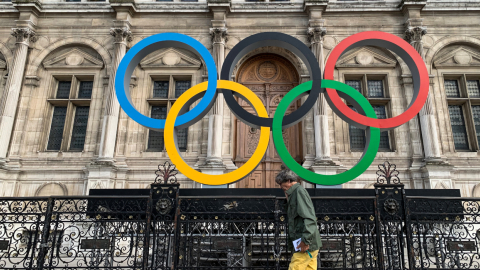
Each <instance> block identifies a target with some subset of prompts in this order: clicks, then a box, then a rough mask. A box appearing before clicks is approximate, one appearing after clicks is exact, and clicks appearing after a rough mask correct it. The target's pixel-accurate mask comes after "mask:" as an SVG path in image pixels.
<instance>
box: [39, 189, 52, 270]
mask: <svg viewBox="0 0 480 270" xmlns="http://www.w3.org/2000/svg"><path fill="white" fill-rule="evenodd" d="M53 203H54V199H53V198H48V202H47V212H46V213H45V222H44V225H43V232H42V241H41V243H40V251H39V252H38V260H37V262H38V265H37V269H38V270H41V269H43V264H44V261H45V256H46V254H47V252H48V237H49V235H50V222H51V221H52V211H53Z"/></svg>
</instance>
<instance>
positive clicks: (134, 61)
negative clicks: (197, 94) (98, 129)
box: [115, 33, 217, 130]
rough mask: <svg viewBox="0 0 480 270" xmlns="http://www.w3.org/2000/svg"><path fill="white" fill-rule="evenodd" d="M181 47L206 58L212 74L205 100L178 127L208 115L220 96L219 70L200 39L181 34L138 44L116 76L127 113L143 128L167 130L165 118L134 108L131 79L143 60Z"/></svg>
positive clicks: (119, 96)
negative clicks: (160, 50) (157, 117)
mask: <svg viewBox="0 0 480 270" xmlns="http://www.w3.org/2000/svg"><path fill="white" fill-rule="evenodd" d="M168 47H177V48H183V49H187V50H190V51H192V52H193V53H195V54H196V55H197V56H200V57H201V58H203V60H204V62H205V65H206V67H207V71H208V88H207V91H206V92H205V95H204V96H203V98H202V100H201V101H200V102H199V103H198V104H197V105H196V106H195V107H194V108H193V109H192V110H190V111H188V112H187V113H184V114H182V115H180V116H178V118H177V119H176V121H175V127H179V128H182V127H186V126H189V125H190V124H193V123H194V122H196V121H197V120H200V118H202V117H203V116H205V115H206V114H207V113H208V111H209V109H210V108H211V107H212V106H213V103H214V102H215V100H216V97H217V67H216V65H215V61H214V60H213V57H212V55H211V54H210V52H209V51H208V50H207V48H205V46H203V45H202V43H200V42H199V41H197V40H196V39H194V38H192V37H189V36H187V35H183V34H178V33H161V34H156V35H153V36H150V37H148V38H145V39H143V40H141V41H140V42H138V43H137V44H136V45H135V46H133V47H132V48H131V49H130V50H129V51H128V52H127V53H126V54H125V56H124V57H123V59H122V61H121V62H120V64H119V66H118V69H117V74H116V77H115V92H116V95H117V99H118V102H119V103H120V106H121V108H122V109H123V110H124V111H125V113H126V114H127V115H128V116H130V117H131V118H132V119H133V120H134V121H136V122H137V123H139V124H140V125H142V126H145V127H148V128H151V129H156V130H159V129H164V127H165V119H154V118H151V117H148V116H145V115H143V114H141V113H140V112H139V111H137V109H135V107H134V106H133V103H132V99H131V95H130V78H131V77H132V74H133V71H134V70H135V68H136V67H137V65H138V64H139V63H140V61H141V60H142V59H143V58H144V57H145V56H147V55H148V54H150V53H152V52H154V51H156V50H158V49H162V48H168ZM185 107H186V106H185Z"/></svg>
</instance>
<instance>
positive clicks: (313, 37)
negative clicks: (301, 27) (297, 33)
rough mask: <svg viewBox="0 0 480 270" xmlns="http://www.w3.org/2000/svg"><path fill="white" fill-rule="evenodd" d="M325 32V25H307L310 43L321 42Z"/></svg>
mask: <svg viewBox="0 0 480 270" xmlns="http://www.w3.org/2000/svg"><path fill="white" fill-rule="evenodd" d="M326 34H327V28H325V27H309V28H308V30H307V35H308V41H309V42H310V43H311V44H317V43H321V42H322V41H323V37H324V36H325V35H326Z"/></svg>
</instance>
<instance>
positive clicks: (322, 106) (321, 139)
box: [307, 20, 341, 188]
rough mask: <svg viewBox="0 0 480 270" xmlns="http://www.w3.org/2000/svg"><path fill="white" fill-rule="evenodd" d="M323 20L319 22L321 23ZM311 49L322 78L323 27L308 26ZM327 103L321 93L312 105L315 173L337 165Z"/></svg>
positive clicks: (329, 171)
mask: <svg viewBox="0 0 480 270" xmlns="http://www.w3.org/2000/svg"><path fill="white" fill-rule="evenodd" d="M323 22H324V21H323V20H320V23H321V24H322V25H323ZM307 34H308V37H309V41H310V43H311V49H312V52H313V54H314V55H315V56H316V58H317V61H318V63H319V65H320V69H321V72H322V78H323V70H324V68H325V56H324V53H323V37H324V36H325V35H326V34H327V30H326V28H325V27H322V26H316V27H310V28H308V30H307ZM327 108H328V104H327V100H326V99H325V95H324V94H322V95H320V97H319V98H318V100H317V103H315V106H314V107H313V121H314V122H313V126H314V135H315V160H314V163H313V165H312V166H311V169H312V170H313V171H314V172H315V173H319V174H327V175H332V174H336V173H337V171H338V169H339V166H338V165H337V164H335V163H334V162H333V161H332V158H331V157H330V134H329V127H328V110H327ZM316 187H319V188H341V185H336V186H320V185H316Z"/></svg>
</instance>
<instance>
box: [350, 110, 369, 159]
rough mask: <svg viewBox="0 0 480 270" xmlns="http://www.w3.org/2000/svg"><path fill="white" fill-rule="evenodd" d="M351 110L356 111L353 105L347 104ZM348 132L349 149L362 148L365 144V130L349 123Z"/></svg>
mask: <svg viewBox="0 0 480 270" xmlns="http://www.w3.org/2000/svg"><path fill="white" fill-rule="evenodd" d="M348 107H350V108H351V109H352V110H354V111H357V110H356V109H355V108H354V107H353V106H348ZM348 129H349V134H350V149H351V150H363V149H364V148H365V144H366V138H365V130H363V129H360V128H357V127H356V126H353V125H349V126H348Z"/></svg>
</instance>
